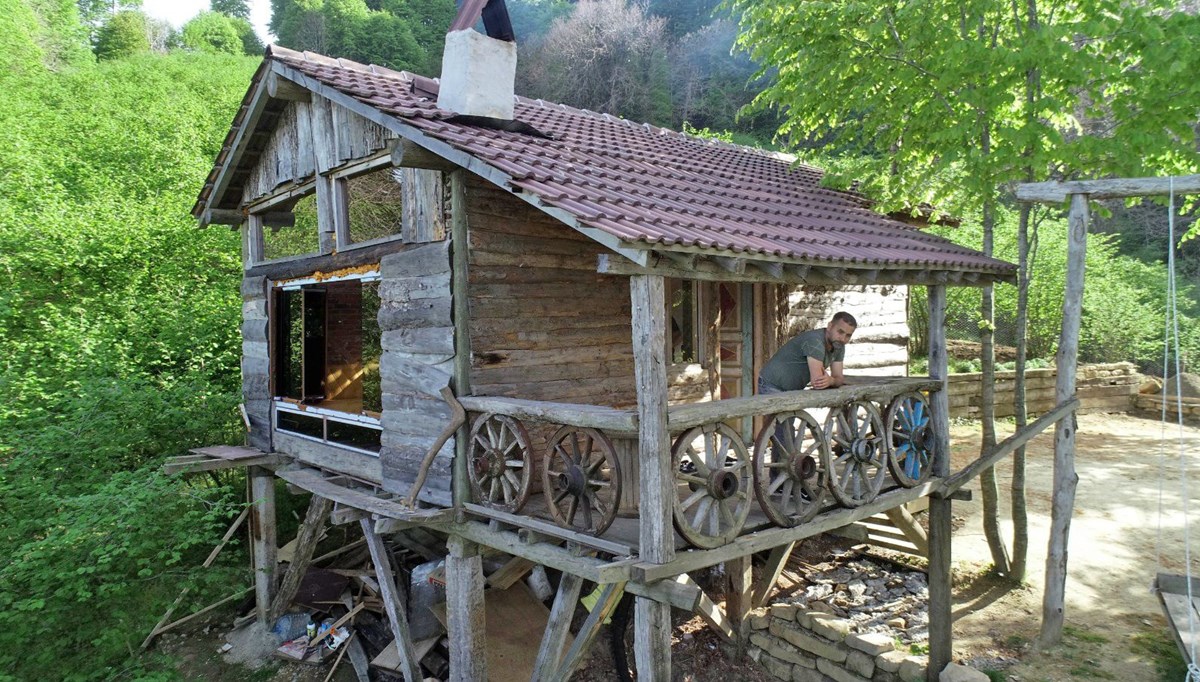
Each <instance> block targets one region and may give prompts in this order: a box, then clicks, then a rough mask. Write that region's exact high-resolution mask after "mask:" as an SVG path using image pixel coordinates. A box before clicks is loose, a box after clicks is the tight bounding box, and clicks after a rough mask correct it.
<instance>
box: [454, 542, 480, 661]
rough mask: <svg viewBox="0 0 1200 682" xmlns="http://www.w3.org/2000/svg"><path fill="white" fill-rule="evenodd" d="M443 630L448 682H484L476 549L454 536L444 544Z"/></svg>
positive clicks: (478, 560)
mask: <svg viewBox="0 0 1200 682" xmlns="http://www.w3.org/2000/svg"><path fill="white" fill-rule="evenodd" d="M447 545H448V547H449V549H450V555H449V556H447V557H446V626H447V629H448V630H449V635H450V680H451V682H478V681H479V680H486V679H487V678H488V673H487V616H486V614H485V612H484V602H483V563H482V560H481V559H480V556H479V547H478V546H477V545H475V544H474V543H471V542H467V541H466V540H463V539H462V538H461V537H458V536H457V535H451V536H450V540H449V541H448V542H447Z"/></svg>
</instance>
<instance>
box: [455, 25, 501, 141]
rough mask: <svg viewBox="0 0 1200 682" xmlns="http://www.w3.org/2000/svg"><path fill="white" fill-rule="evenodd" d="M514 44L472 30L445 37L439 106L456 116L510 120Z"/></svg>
mask: <svg viewBox="0 0 1200 682" xmlns="http://www.w3.org/2000/svg"><path fill="white" fill-rule="evenodd" d="M516 76H517V44H516V43H511V42H508V41H505V40H496V39H495V38H489V37H488V36H485V35H483V34H482V33H479V32H478V31H475V30H473V29H464V30H462V31H452V32H450V33H447V34H446V48H445V50H444V51H443V52H442V78H441V86H440V88H439V90H438V107H440V108H442V109H449V110H450V111H453V112H454V113H456V114H464V115H467V116H486V117H488V118H498V119H504V120H512V117H513V87H514V85H513V84H514V81H515V80H516Z"/></svg>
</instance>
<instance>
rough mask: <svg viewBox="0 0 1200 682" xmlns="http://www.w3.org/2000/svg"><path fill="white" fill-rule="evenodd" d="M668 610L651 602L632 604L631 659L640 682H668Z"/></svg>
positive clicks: (669, 656) (665, 606)
mask: <svg viewBox="0 0 1200 682" xmlns="http://www.w3.org/2000/svg"><path fill="white" fill-rule="evenodd" d="M672 627H673V626H672V624H671V607H670V606H668V605H667V604H661V603H659V602H656V601H652V600H650V599H643V598H641V597H639V598H637V599H636V600H635V601H634V603H633V659H634V665H635V666H636V668H637V673H638V680H639V682H670V680H671V629H672Z"/></svg>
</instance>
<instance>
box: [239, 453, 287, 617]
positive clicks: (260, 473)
mask: <svg viewBox="0 0 1200 682" xmlns="http://www.w3.org/2000/svg"><path fill="white" fill-rule="evenodd" d="M246 475H247V476H248V477H249V479H250V510H251V511H250V549H251V556H252V563H251V565H252V567H253V568H254V601H255V611H256V613H257V615H258V622H259V623H260V624H262V625H265V626H267V627H268V628H269V627H271V626H272V625H274V621H273V620H272V619H271V617H270V613H271V602H272V601H274V599H275V585H276V582H275V578H276V575H277V564H278V561H277V552H278V551H279V549H278V548H279V539H278V535H277V532H276V526H275V475H274V474H273V473H272V472H271V471H269V470H267V469H263V468H260V467H250V468H249V469H247V470H246Z"/></svg>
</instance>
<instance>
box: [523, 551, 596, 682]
mask: <svg viewBox="0 0 1200 682" xmlns="http://www.w3.org/2000/svg"><path fill="white" fill-rule="evenodd" d="M582 587H583V578H580V577H579V576H577V575H572V574H570V573H564V574H563V575H562V580H560V581H559V583H558V593H557V594H555V596H554V605H553V606H552V607H551V608H550V618H549V622H547V623H546V632H545V634H543V635H542V643H541V646H539V647H538V653H537V659H536V660H535V661H534V663H533V678H532V679H533V680H535V681H536V682H541V680H549V679H552V677H553V675H554V671H556V670H558V663H559V661H560V660H561V659H562V654H563V647H564V646H566V643H567V635H569V634H570V633H571V621H572V619H573V617H574V615H575V605H576V604H577V603H579V592H580V589H581V588H582Z"/></svg>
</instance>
